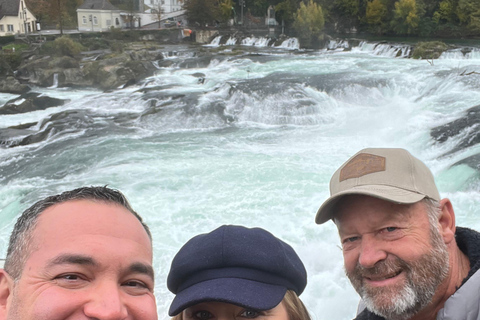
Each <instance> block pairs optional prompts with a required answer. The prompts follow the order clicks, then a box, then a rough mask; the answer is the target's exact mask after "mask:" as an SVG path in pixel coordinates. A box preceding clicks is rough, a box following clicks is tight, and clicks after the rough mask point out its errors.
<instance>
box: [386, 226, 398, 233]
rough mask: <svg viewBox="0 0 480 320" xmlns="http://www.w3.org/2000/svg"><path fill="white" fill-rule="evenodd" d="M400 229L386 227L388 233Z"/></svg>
mask: <svg viewBox="0 0 480 320" xmlns="http://www.w3.org/2000/svg"><path fill="white" fill-rule="evenodd" d="M397 229H398V228H397V227H386V228H385V230H387V232H393V231H395V230H397Z"/></svg>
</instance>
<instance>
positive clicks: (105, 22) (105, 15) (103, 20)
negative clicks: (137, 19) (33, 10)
mask: <svg viewBox="0 0 480 320" xmlns="http://www.w3.org/2000/svg"><path fill="white" fill-rule="evenodd" d="M0 1H1V0H0ZM8 1H10V0H8ZM77 19H78V30H79V31H95V32H102V31H108V30H110V28H112V27H114V28H122V17H121V16H120V10H119V9H118V8H117V7H115V6H114V5H112V4H111V3H110V2H109V1H108V0H85V1H84V2H83V4H82V5H81V6H80V7H78V8H77Z"/></svg>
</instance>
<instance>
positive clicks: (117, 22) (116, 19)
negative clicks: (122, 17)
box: [115, 18, 120, 26]
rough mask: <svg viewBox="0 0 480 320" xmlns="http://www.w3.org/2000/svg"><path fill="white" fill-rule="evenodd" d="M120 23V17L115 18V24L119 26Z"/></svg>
mask: <svg viewBox="0 0 480 320" xmlns="http://www.w3.org/2000/svg"><path fill="white" fill-rule="evenodd" d="M119 24H120V21H118V18H115V25H116V26H118V25H119Z"/></svg>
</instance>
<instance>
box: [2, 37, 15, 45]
mask: <svg viewBox="0 0 480 320" xmlns="http://www.w3.org/2000/svg"><path fill="white" fill-rule="evenodd" d="M14 41H15V36H5V37H0V46H3V45H4V44H8V43H11V42H14Z"/></svg>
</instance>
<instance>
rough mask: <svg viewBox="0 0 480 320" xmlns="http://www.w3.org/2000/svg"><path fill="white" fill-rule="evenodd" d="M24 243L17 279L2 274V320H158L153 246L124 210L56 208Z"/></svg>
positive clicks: (75, 204)
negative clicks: (25, 250)
mask: <svg viewBox="0 0 480 320" xmlns="http://www.w3.org/2000/svg"><path fill="white" fill-rule="evenodd" d="M30 241H31V246H30V247H29V248H30V249H29V252H28V258H27V260H26V262H25V266H24V268H23V270H22V273H21V275H20V278H19V279H17V280H16V281H15V282H13V280H12V279H10V278H9V276H8V274H6V273H5V271H4V270H1V271H0V272H1V281H0V302H1V305H0V319H7V320H66V319H75V320H77V319H78V320H80V319H105V320H156V319H157V313H156V305H155V298H154V295H153V287H154V275H153V269H152V245H151V241H150V238H149V237H148V235H147V233H146V231H145V229H144V228H143V226H142V225H141V223H140V221H138V219H137V218H136V217H135V216H134V215H133V214H132V213H131V212H129V211H128V210H127V209H126V208H124V207H122V206H119V205H117V204H112V203H103V202H94V201H89V200H75V201H67V202H64V203H60V204H57V205H54V206H52V207H50V208H48V209H46V210H45V211H44V212H43V213H42V214H41V216H40V217H39V219H38V222H37V225H36V227H35V229H34V231H33V234H32V238H31V240H30ZM7 284H8V286H7Z"/></svg>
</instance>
